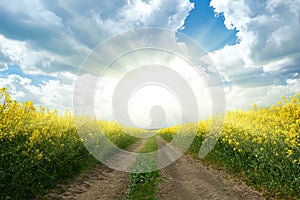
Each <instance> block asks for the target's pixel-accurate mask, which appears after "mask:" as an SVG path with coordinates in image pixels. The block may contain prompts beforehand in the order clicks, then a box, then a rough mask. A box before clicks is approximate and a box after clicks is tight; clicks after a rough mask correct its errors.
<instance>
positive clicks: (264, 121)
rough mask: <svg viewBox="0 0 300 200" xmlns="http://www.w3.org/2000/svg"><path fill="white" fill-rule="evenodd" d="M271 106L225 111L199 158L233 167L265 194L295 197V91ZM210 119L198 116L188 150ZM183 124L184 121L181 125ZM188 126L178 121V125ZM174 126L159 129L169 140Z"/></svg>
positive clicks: (298, 113) (298, 180)
mask: <svg viewBox="0 0 300 200" xmlns="http://www.w3.org/2000/svg"><path fill="white" fill-rule="evenodd" d="M281 98H282V101H280V102H278V103H277V105H272V106H271V107H257V106H256V105H253V107H252V108H251V109H250V110H248V111H245V110H234V111H228V112H227V113H226V115H225V120H224V124H223V129H222V132H221V133H220V138H219V140H218V142H217V144H216V146H215V148H214V150H213V151H212V152H211V153H210V154H209V155H208V156H207V157H206V158H205V160H207V161H209V162H210V163H221V165H223V166H224V167H226V168H227V169H228V170H230V171H233V172H238V173H241V174H242V175H243V177H244V178H245V180H246V181H247V182H248V183H249V184H251V185H254V186H255V187H256V188H258V189H260V190H264V192H265V193H266V194H269V195H270V196H276V197H288V198H295V199H297V198H300V197H299V191H300V95H299V94H296V95H295V96H291V97H290V98H289V99H287V98H286V97H283V96H282V97H281ZM210 122H211V120H210V119H209V120H206V121H200V122H199V123H198V124H194V125H197V126H198V132H197V135H196V139H195V140H194V142H193V144H192V146H191V147H190V149H189V150H190V152H192V153H194V154H195V155H196V156H197V155H198V152H199V149H200V146H201V144H202V142H203V140H204V137H205V135H206V134H207V132H208V128H209V125H210ZM185 126H186V127H185ZM188 126H191V124H184V125H183V128H186V129H187V127H188ZM178 127H179V126H175V127H171V128H166V129H163V130H161V131H160V134H161V135H162V137H164V138H166V139H168V140H171V139H172V137H173V136H174V133H176V132H177V130H178ZM186 134H188V132H187V133H186Z"/></svg>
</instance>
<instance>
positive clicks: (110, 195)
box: [45, 139, 146, 200]
mask: <svg viewBox="0 0 300 200" xmlns="http://www.w3.org/2000/svg"><path fill="white" fill-rule="evenodd" d="M145 142H146V140H144V139H142V140H139V141H138V142H136V143H134V144H133V145H131V146H130V147H129V148H128V149H127V150H128V151H132V152H139V151H140V149H141V148H142V147H143V146H144V144H145ZM109 160H110V162H115V163H125V164H128V163H131V162H133V161H135V158H133V157H132V156H125V155H124V154H123V153H122V152H120V153H116V154H115V155H113V156H112V157H110V158H109ZM128 184H129V174H128V173H125V172H120V171H117V170H113V169H110V168H108V167H106V166H105V165H102V164H99V165H97V166H96V167H94V168H93V169H91V170H88V171H86V172H85V173H83V174H81V175H79V176H78V177H77V178H76V180H75V181H74V182H73V183H71V184H68V185H64V186H62V188H61V190H55V191H52V192H50V193H49V194H47V195H46V196H45V198H46V199H56V200H59V199H74V200H95V199H99V200H112V199H119V197H120V196H121V195H122V194H123V193H125V192H126V190H127V187H128Z"/></svg>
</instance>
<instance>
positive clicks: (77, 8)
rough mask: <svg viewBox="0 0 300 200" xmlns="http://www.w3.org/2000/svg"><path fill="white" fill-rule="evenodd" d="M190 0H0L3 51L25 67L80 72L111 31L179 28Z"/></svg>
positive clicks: (49, 70)
mask: <svg viewBox="0 0 300 200" xmlns="http://www.w3.org/2000/svg"><path fill="white" fill-rule="evenodd" d="M192 8H193V4H192V3H190V2H189V1H188V0H184V1H182V0H172V1H170V0H151V1H141V0H134V1H133V0H132V1H109V2H106V1H96V0H89V1H84V2H76V3H75V2H73V1H71V2H70V1H53V0H51V1H43V2H41V1H32V2H30V3H29V2H26V1H24V2H19V1H11V0H10V1H8V0H7V1H6V0H4V1H1V2H0V23H1V27H0V35H2V36H1V40H0V45H1V46H9V47H6V49H4V50H3V49H2V50H1V52H0V53H1V54H2V55H3V56H5V57H7V58H9V59H10V61H11V62H10V63H7V64H12V63H13V64H18V65H20V66H21V67H22V69H23V70H24V71H25V72H26V73H34V72H33V71H34V70H36V71H38V72H37V73H40V72H41V71H44V72H46V73H53V72H54V73H56V72H58V71H69V72H72V73H76V69H78V66H80V64H81V63H82V61H83V59H84V57H85V56H86V55H87V53H88V52H89V51H90V50H91V49H92V48H94V47H95V45H97V44H98V43H99V42H101V41H103V40H104V39H106V38H108V37H110V36H111V35H114V34H118V33H121V32H123V31H126V30H130V29H133V28H142V27H162V28H170V29H173V30H178V29H179V28H180V27H181V26H182V25H183V23H184V20H185V18H186V17H187V16H188V14H189V11H190V10H191V9H192Z"/></svg>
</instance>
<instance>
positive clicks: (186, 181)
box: [46, 139, 263, 200]
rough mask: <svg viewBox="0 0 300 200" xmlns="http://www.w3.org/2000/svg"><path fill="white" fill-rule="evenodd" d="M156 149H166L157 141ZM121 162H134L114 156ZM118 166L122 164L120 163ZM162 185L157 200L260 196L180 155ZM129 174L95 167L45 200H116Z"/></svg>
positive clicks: (238, 199) (140, 144)
mask: <svg viewBox="0 0 300 200" xmlns="http://www.w3.org/2000/svg"><path fill="white" fill-rule="evenodd" d="M157 142H158V147H159V149H160V148H161V147H162V146H164V145H166V143H165V142H164V141H163V140H162V139H157ZM144 143H145V140H141V141H139V142H137V143H135V144H134V145H132V146H131V147H130V148H129V150H130V151H135V152H138V151H139V150H140V149H141V148H142V147H143V145H144ZM174 155H176V153H175V154H172V153H166V152H160V153H159V154H158V156H159V157H161V158H163V160H164V161H165V160H168V159H170V158H171V157H172V156H174ZM118 159H121V160H122V162H132V161H134V158H132V157H124V155H122V154H120V155H118V154H116V155H115V156H114V157H112V158H111V160H116V161H117V160H118ZM122 162H121V163H122ZM160 174H161V177H162V181H160V182H159V184H158V188H157V194H156V197H157V199H163V200H168V199H172V200H174V199H175V200H177V199H185V200H187V199H197V200H202V199H203V200H207V199H209V200H219V199H220V200H226V199H228V200H229V199H230V200H244V199H247V200H252V199H253V200H258V199H263V198H262V195H261V194H260V193H258V192H256V191H253V190H252V189H250V188H249V187H247V186H245V185H243V184H242V183H241V182H237V181H235V180H233V179H232V178H224V176H225V175H224V173H223V172H219V171H215V170H213V169H209V168H208V167H206V166H204V165H203V164H201V162H200V161H199V160H195V159H193V158H192V157H190V156H188V155H183V156H182V157H181V158H180V159H178V160H177V161H176V162H174V163H172V164H171V165H169V166H168V167H166V168H163V169H161V170H160ZM128 184H129V174H128V173H124V172H119V171H116V170H112V169H110V168H108V167H106V166H105V165H97V166H96V167H95V168H93V169H92V170H89V171H87V172H85V173H83V174H81V175H80V176H79V177H77V179H76V180H75V181H74V182H73V183H72V184H69V185H66V186H63V187H62V190H61V192H59V191H57V190H56V191H53V192H52V193H49V194H48V195H47V196H46V198H47V199H75V200H94V199H100V200H111V199H119V197H120V196H121V195H122V194H125V193H126V192H127V189H128Z"/></svg>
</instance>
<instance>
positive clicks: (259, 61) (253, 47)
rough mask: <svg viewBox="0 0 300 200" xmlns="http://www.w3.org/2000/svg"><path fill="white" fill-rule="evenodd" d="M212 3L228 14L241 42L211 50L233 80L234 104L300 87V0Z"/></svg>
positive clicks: (269, 99) (263, 100) (270, 97)
mask: <svg viewBox="0 0 300 200" xmlns="http://www.w3.org/2000/svg"><path fill="white" fill-rule="evenodd" d="M210 5H211V6H212V7H213V8H214V10H215V12H216V13H217V14H223V15H224V18H225V21H224V24H225V26H226V27H227V28H228V29H234V28H235V29H236V30H237V31H238V33H237V37H238V43H237V44H235V45H232V46H225V47H224V48H223V49H220V50H217V51H215V52H212V53H210V54H209V55H210V57H211V58H212V60H213V61H214V63H215V64H216V66H217V67H218V69H219V70H220V71H221V72H222V73H223V74H226V75H227V76H228V80H231V84H232V86H230V87H231V89H228V91H230V93H227V95H228V99H229V100H228V101H229V102H230V104H232V105H235V106H233V107H246V106H247V105H249V104H250V105H251V104H252V103H254V102H257V101H260V102H261V103H262V104H263V103H266V104H270V103H271V102H272V101H274V100H275V99H278V98H279V97H280V95H282V94H283V95H284V94H286V95H291V94H294V93H296V92H297V91H298V90H299V88H297V87H294V83H293V84H292V82H293V81H296V82H298V81H299V77H298V78H297V77H295V76H293V74H295V73H299V71H300V68H299V66H300V43H299V41H300V35H299V33H300V0H295V1H293V0H287V1H280V0H269V1H246V0H241V1H229V0H225V1H224V0H212V1H211V3H210ZM296 85H297V84H296ZM275 97H278V98H275Z"/></svg>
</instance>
